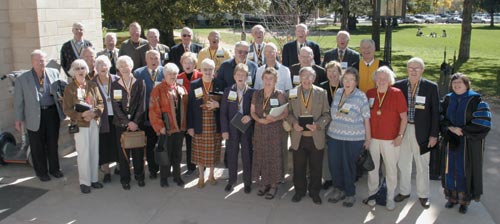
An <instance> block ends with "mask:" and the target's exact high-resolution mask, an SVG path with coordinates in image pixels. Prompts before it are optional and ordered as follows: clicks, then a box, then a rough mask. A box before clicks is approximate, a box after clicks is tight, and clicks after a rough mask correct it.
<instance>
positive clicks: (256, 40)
mask: <svg viewBox="0 0 500 224" xmlns="http://www.w3.org/2000/svg"><path fill="white" fill-rule="evenodd" d="M265 36H266V29H264V27H263V26H262V25H260V24H259V25H255V26H254V27H252V37H253V43H252V44H250V52H249V53H248V59H249V60H250V61H253V62H255V63H257V66H259V67H260V66H262V64H263V63H264V60H265V55H264V47H265V46H266V43H264V37H265Z"/></svg>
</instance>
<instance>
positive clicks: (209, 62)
mask: <svg viewBox="0 0 500 224" xmlns="http://www.w3.org/2000/svg"><path fill="white" fill-rule="evenodd" d="M208 65H210V66H212V67H214V69H215V62H214V61H213V60H212V59H210V58H205V59H203V61H201V68H202V69H203V68H204V67H206V66H208Z"/></svg>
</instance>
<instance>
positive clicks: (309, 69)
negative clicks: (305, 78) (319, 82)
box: [299, 66, 316, 80]
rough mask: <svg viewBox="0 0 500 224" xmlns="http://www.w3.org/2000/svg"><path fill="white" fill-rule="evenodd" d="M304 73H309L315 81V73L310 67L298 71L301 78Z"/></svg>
mask: <svg viewBox="0 0 500 224" xmlns="http://www.w3.org/2000/svg"><path fill="white" fill-rule="evenodd" d="M305 72H309V74H310V75H311V76H312V77H313V80H314V79H316V71H314V69H313V68H312V67H310V66H307V67H302V68H301V69H300V70H299V76H302V74H304V73H305Z"/></svg>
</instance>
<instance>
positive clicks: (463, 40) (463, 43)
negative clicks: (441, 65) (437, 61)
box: [453, 0, 474, 71]
mask: <svg viewBox="0 0 500 224" xmlns="http://www.w3.org/2000/svg"><path fill="white" fill-rule="evenodd" d="M473 4H474V0H464V5H463V7H464V10H463V14H462V34H461V37H460V47H459V50H458V59H457V62H456V63H455V64H454V65H453V66H454V67H455V69H454V70H455V71H458V69H459V68H460V66H462V64H464V63H465V62H467V61H468V60H469V58H470V40H471V36H472V6H473Z"/></svg>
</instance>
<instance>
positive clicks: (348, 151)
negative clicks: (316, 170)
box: [327, 137, 364, 196]
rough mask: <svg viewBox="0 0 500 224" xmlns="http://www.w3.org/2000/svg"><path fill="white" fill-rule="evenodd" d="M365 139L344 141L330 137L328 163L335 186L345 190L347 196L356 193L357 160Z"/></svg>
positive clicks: (328, 141)
mask: <svg viewBox="0 0 500 224" xmlns="http://www.w3.org/2000/svg"><path fill="white" fill-rule="evenodd" d="M363 143H364V141H344V140H337V139H333V138H330V137H328V140H327V144H328V163H329V164H328V165H329V168H330V173H331V174H332V181H333V187H335V188H337V189H339V190H341V191H344V192H345V194H346V196H354V195H355V194H356V186H355V185H354V182H355V181H356V160H357V159H358V157H359V154H360V153H361V149H362V147H363Z"/></svg>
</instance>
